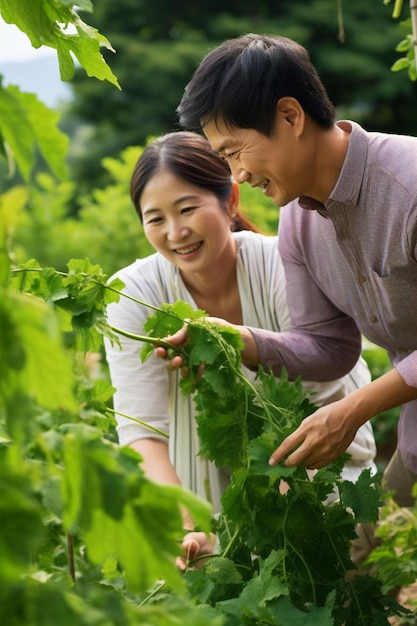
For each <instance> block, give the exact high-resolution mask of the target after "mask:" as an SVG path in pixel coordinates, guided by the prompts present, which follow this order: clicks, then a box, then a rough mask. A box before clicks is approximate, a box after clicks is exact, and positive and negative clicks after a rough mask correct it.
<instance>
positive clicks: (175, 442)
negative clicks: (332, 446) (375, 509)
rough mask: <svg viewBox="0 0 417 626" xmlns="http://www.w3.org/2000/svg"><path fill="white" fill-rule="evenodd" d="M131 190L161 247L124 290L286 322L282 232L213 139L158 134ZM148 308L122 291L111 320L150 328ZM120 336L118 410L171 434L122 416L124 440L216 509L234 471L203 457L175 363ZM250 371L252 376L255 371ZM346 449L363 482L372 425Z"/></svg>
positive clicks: (278, 324)
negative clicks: (251, 203)
mask: <svg viewBox="0 0 417 626" xmlns="http://www.w3.org/2000/svg"><path fill="white" fill-rule="evenodd" d="M131 197H132V201H133V203H134V206H135V208H136V210H137V212H138V215H139V217H140V219H141V221H142V223H143V228H144V232H145V235H146V237H147V239H148V240H149V242H150V243H151V244H152V246H153V247H154V248H155V250H156V253H155V254H153V255H151V256H149V257H147V258H144V259H139V260H137V261H135V262H134V263H132V264H131V265H130V266H128V267H126V268H124V269H122V270H120V271H119V272H118V273H117V274H116V276H117V277H119V278H120V279H121V280H122V281H123V282H124V283H125V292H126V293H127V294H129V295H131V296H133V297H135V298H137V299H139V300H142V301H143V302H146V303H149V304H152V305H155V306H160V305H161V304H162V303H173V302H176V301H177V300H183V301H185V302H188V303H189V304H191V305H192V306H193V307H194V308H200V309H203V310H205V311H206V312H207V313H208V314H209V315H210V316H211V317H218V318H222V319H225V320H227V321H229V322H231V323H233V324H239V325H241V324H244V325H248V326H253V327H258V328H267V329H269V330H273V331H284V330H287V329H288V328H289V324H290V320H289V313H288V308H287V303H286V299H285V281H284V274H283V269H282V264H281V261H280V258H279V255H278V248H277V238H276V237H270V236H266V235H263V234H261V233H259V232H258V231H257V229H256V228H255V227H254V226H253V225H252V224H250V223H249V222H248V220H246V219H245V218H244V216H242V215H241V213H240V212H239V210H238V204H239V192H238V186H237V184H236V183H234V182H233V181H232V179H231V173H230V169H229V166H228V164H227V163H226V162H225V161H224V160H223V159H221V158H220V157H219V156H218V155H217V153H215V152H214V151H213V150H212V148H211V147H210V144H209V143H208V142H207V140H206V139H205V138H203V137H201V136H200V135H197V134H195V133H190V132H176V133H170V134H167V135H165V136H163V137H160V138H159V139H157V140H155V141H154V142H153V143H151V144H150V145H149V146H148V147H147V148H146V149H145V150H144V152H143V154H142V155H141V157H140V158H139V160H138V162H137V164H136V167H135V170H134V173H133V176H132V181H131ZM149 313H150V309H149V308H147V307H145V306H141V305H139V304H137V303H135V302H133V301H132V300H129V299H127V298H123V297H122V298H121V299H120V301H119V302H118V303H113V304H111V305H110V306H109V309H108V318H109V322H110V324H112V325H114V326H116V327H118V328H121V329H123V330H125V331H128V332H131V333H135V334H143V324H144V322H145V320H146V318H147V316H148V315H149ZM121 344H122V349H121V350H120V348H119V347H118V346H116V345H111V344H110V343H109V342H106V352H107V360H108V364H109V368H110V375H111V380H112V384H113V386H114V387H115V388H116V393H115V395H114V406H115V409H116V411H118V412H120V413H122V414H125V415H129V416H132V417H134V418H138V419H140V420H142V421H145V422H147V423H149V424H150V425H151V426H153V427H156V428H158V429H160V430H162V431H164V432H166V433H167V434H168V433H169V435H170V439H169V445H168V444H167V441H166V439H164V438H163V437H161V436H158V435H157V434H155V432H154V431H151V430H149V429H146V428H145V427H142V426H140V425H139V424H138V423H137V422H134V421H132V420H129V419H128V418H125V417H119V418H118V426H117V430H118V436H119V441H120V443H121V444H122V445H129V446H131V447H133V448H134V449H135V450H137V451H138V452H139V453H140V454H141V455H142V456H143V459H144V462H143V468H144V470H145V472H146V473H147V475H148V476H149V477H150V478H151V479H153V480H155V481H158V482H164V483H173V484H182V485H183V486H184V487H187V488H188V489H191V490H192V491H194V492H195V493H197V494H198V495H200V496H201V497H205V498H207V499H208V500H210V501H211V502H212V504H213V510H214V512H217V511H218V510H219V508H220V496H221V494H222V492H223V490H224V488H225V487H226V486H227V484H228V480H229V476H228V474H227V472H226V471H225V470H222V469H221V468H216V467H215V466H214V465H212V464H211V463H209V462H207V461H206V460H205V459H204V458H202V457H201V456H198V454H197V453H198V450H199V443H198V439H197V434H196V428H195V421H194V414H195V411H194V405H193V400H192V398H190V397H184V396H183V395H182V394H181V392H180V391H179V388H178V371H175V372H168V371H167V368H166V364H165V363H164V361H163V360H162V359H160V358H158V357H157V356H155V355H152V356H151V357H150V358H149V359H148V360H147V361H146V362H145V363H141V361H140V358H139V352H140V350H141V348H142V345H141V344H140V342H137V341H133V340H129V339H127V338H125V337H121ZM244 369H245V375H247V376H248V377H251V378H252V379H254V376H255V375H254V373H253V372H251V371H250V370H248V369H246V368H244ZM370 380H371V376H370V373H369V370H368V368H367V366H366V363H365V362H364V360H363V359H360V360H359V361H358V363H357V365H356V366H355V368H354V369H353V370H352V371H351V373H350V374H349V375H348V376H346V377H344V378H342V379H338V380H336V381H332V382H328V383H314V382H305V383H304V386H305V388H306V389H309V390H312V391H314V392H315V395H314V396H313V397H312V401H314V403H315V404H317V405H319V406H321V405H323V404H326V403H329V402H332V401H334V400H337V399H339V398H342V397H344V396H345V395H346V394H347V393H349V392H350V391H353V390H354V389H356V388H358V387H360V386H362V385H364V384H367V383H368V382H370ZM142 390H143V391H142ZM348 452H349V453H350V454H351V455H352V459H351V460H350V462H348V463H347V464H346V466H345V468H344V470H343V476H344V478H346V479H348V480H352V481H354V480H356V479H357V477H358V476H359V474H360V472H361V471H362V470H363V469H364V468H366V467H369V468H371V469H372V471H375V469H376V468H375V465H374V463H373V459H374V456H375V442H374V438H373V433H372V428H371V426H370V424H366V425H365V426H364V427H362V428H361V429H360V431H358V434H357V436H356V438H355V440H354V441H353V442H352V445H351V447H350V448H349V450H348ZM185 527H186V528H187V527H188V528H190V529H191V528H192V521H191V520H186V521H185Z"/></svg>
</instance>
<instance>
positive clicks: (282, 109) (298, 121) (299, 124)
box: [277, 96, 305, 135]
mask: <svg viewBox="0 0 417 626" xmlns="http://www.w3.org/2000/svg"><path fill="white" fill-rule="evenodd" d="M277 119H278V120H280V121H281V122H284V123H286V124H289V125H290V126H291V127H292V129H293V130H294V131H295V132H296V134H297V135H299V134H301V133H302V132H303V130H304V124H305V112H304V109H303V107H302V106H301V104H300V103H299V102H298V100H297V99H296V98H293V97H291V96H284V97H283V98H280V99H279V100H278V102H277Z"/></svg>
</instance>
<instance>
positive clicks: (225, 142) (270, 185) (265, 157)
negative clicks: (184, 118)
mask: <svg viewBox="0 0 417 626" xmlns="http://www.w3.org/2000/svg"><path fill="white" fill-rule="evenodd" d="M203 131H204V134H205V135H206V137H207V139H208V140H209V142H210V144H211V145H212V147H213V148H214V150H216V152H218V153H219V155H220V156H221V157H223V158H224V159H226V160H227V161H228V163H229V165H230V168H231V170H232V174H233V177H234V179H235V180H236V182H238V183H243V182H248V183H249V184H250V186H251V187H259V188H260V189H261V190H262V191H263V193H264V194H265V195H266V196H269V197H271V198H272V199H273V201H274V202H275V204H277V205H278V206H283V205H284V204H287V203H288V202H290V201H291V200H294V199H295V198H297V197H298V196H300V195H303V193H304V191H303V187H304V185H303V175H302V172H300V166H301V165H302V164H303V163H304V158H302V160H301V161H300V153H299V146H300V143H301V142H300V140H299V137H297V133H295V132H294V125H292V124H291V123H290V122H288V121H286V120H285V118H284V117H283V116H277V120H276V124H275V126H274V129H273V132H272V134H271V136H270V137H266V136H265V135H263V134H262V133H260V132H259V131H256V130H254V129H252V128H239V127H237V126H230V125H227V126H226V125H225V124H224V123H223V122H221V121H220V122H219V121H217V122H214V121H211V122H209V123H207V124H206V125H205V126H204V128H203ZM301 156H302V155H301ZM304 165H305V163H304ZM304 176H305V171H304ZM304 180H305V178H304Z"/></svg>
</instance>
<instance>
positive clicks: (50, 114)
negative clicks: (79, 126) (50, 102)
mask: <svg viewBox="0 0 417 626" xmlns="http://www.w3.org/2000/svg"><path fill="white" fill-rule="evenodd" d="M58 120H59V115H58V114H57V113H56V112H54V111H52V110H51V109H49V108H48V107H47V106H45V105H44V104H43V103H42V102H40V101H39V100H38V98H37V97H36V95H34V94H30V93H23V92H21V91H20V89H19V88H18V87H15V86H13V85H9V86H8V87H6V88H5V87H3V86H1V85H0V133H1V136H2V138H3V141H4V142H6V143H7V144H8V146H9V147H10V150H11V152H12V155H13V158H14V159H15V161H16V164H17V166H18V168H19V170H20V172H21V174H22V176H23V178H24V180H25V181H28V180H29V178H30V175H31V172H32V170H33V166H34V161H35V153H36V150H39V152H40V153H41V155H42V157H43V158H44V160H45V162H46V163H47V165H48V167H49V168H50V169H51V171H52V172H53V173H54V174H55V175H56V176H57V177H58V178H60V179H62V180H64V179H66V178H67V177H68V171H67V166H66V164H65V156H66V153H67V151H68V145H69V139H68V137H67V135H65V134H64V133H62V132H61V131H60V130H59V129H58V127H57V124H58Z"/></svg>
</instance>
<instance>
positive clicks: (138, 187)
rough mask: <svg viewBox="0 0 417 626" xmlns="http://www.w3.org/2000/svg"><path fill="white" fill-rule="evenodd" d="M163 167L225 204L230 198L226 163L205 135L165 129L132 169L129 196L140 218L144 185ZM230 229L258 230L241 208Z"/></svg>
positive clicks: (230, 181) (230, 177)
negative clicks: (170, 131) (210, 193)
mask: <svg viewBox="0 0 417 626" xmlns="http://www.w3.org/2000/svg"><path fill="white" fill-rule="evenodd" d="M162 171H164V172H171V173H172V174H174V176H177V177H178V178H181V180H183V181H185V182H187V183H190V184H192V185H195V186H196V187H200V188H202V189H206V190H207V191H210V192H212V193H214V195H215V196H216V197H217V198H218V200H219V202H220V203H221V204H222V205H224V206H225V205H226V202H227V200H228V199H229V196H230V192H231V188H232V175H231V171H230V168H229V165H228V164H227V162H226V161H225V160H223V159H221V158H220V157H219V155H218V154H217V152H215V151H214V150H213V149H212V147H211V146H210V144H209V142H208V141H207V139H205V138H204V137H203V136H201V135H198V134H197V133H193V132H187V131H178V132H174V133H168V134H166V135H163V136H162V137H158V138H157V139H155V140H154V141H152V143H150V144H149V145H148V146H147V147H146V148H145V150H144V151H143V152H142V154H141V156H140V157H139V159H138V161H137V163H136V165H135V169H134V171H133V175H132V179H131V183H130V197H131V198H132V202H133V204H134V206H135V209H136V211H137V213H138V215H139V218H140V220H141V222H142V221H143V220H142V210H141V206H140V199H141V196H142V193H143V190H144V188H145V185H146V184H147V183H148V182H149V180H150V179H151V178H152V177H153V176H155V174H157V173H158V172H162ZM231 230H233V231H239V230H251V231H253V232H260V231H259V229H257V228H256V226H254V225H253V224H252V223H251V222H250V220H248V218H247V217H245V216H244V215H243V214H242V213H241V212H240V211H238V212H237V214H236V216H235V218H234V219H233V221H232V224H231Z"/></svg>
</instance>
